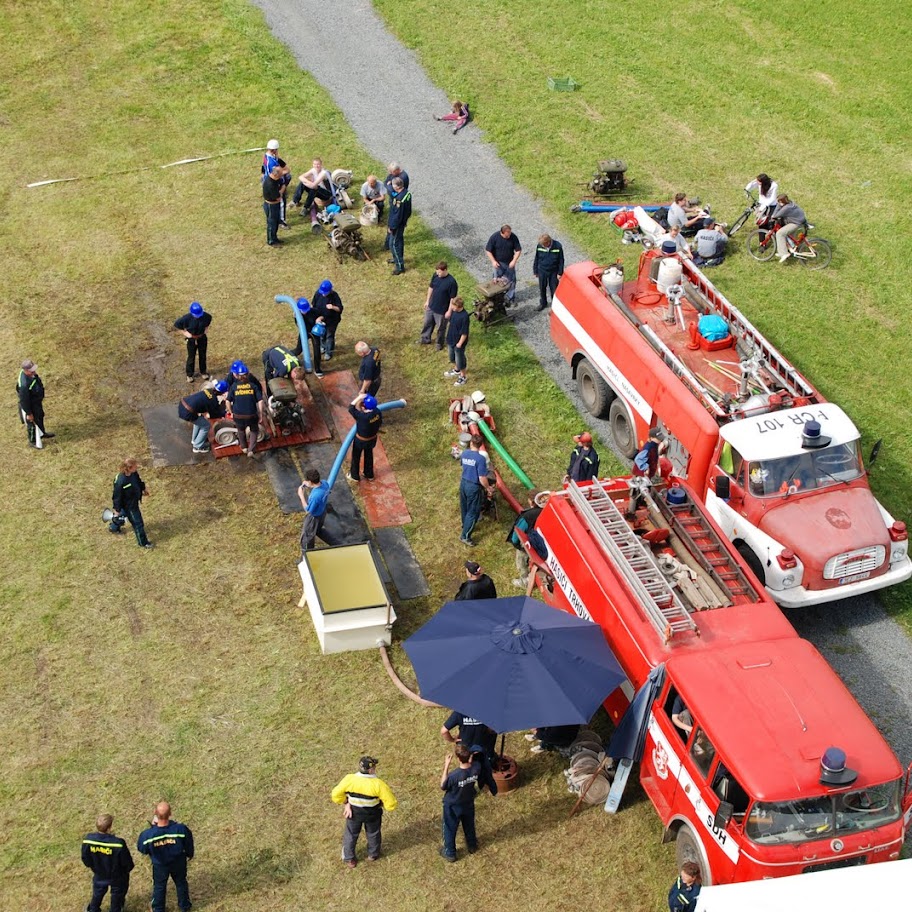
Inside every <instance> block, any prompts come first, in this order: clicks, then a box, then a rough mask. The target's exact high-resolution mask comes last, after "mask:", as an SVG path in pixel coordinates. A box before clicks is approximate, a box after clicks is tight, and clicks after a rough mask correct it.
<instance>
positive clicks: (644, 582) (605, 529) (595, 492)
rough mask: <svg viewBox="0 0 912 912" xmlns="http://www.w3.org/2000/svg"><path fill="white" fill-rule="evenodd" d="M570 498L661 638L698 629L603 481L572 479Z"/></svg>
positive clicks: (666, 638)
mask: <svg viewBox="0 0 912 912" xmlns="http://www.w3.org/2000/svg"><path fill="white" fill-rule="evenodd" d="M567 490H568V492H569V494H570V500H571V501H572V503H573V504H574V506H575V507H576V509H577V510H578V511H579V513H580V515H581V516H583V517H584V518H585V519H586V520H587V521H588V523H589V528H590V529H591V530H592V533H593V535H595V537H596V539H597V540H598V542H599V544H600V545H601V547H602V550H603V551H604V552H605V554H606V555H607V556H608V558H609V559H610V560H611V561H612V562H613V563H614V564H615V565H616V566H617V568H618V569H619V570H620V571H621V573H622V574H623V576H624V577H625V579H626V580H627V582H628V583H629V584H630V586H631V588H632V589H633V591H634V592H635V593H636V595H637V597H638V598H639V601H640V604H641V605H642V606H643V610H644V611H645V612H646V616H647V617H648V618H649V620H650V621H651V623H652V626H653V627H655V629H656V631H657V632H658V634H659V636H661V637H662V639H663V642H665V643H668V642H669V641H670V640H671V638H672V637H673V636H674V635H675V634H676V633H683V632H684V631H688V630H689V631H694V632H695V633H697V634H698V635H699V632H700V631H699V630H698V629H697V625H696V623H695V622H694V620H693V618H692V617H691V616H690V614H689V613H688V611H687V609H686V608H685V607H684V605H683V603H682V602H681V600H680V599H679V598H678V596H677V595H676V593H675V592H674V590H673V589H672V588H671V587H670V586H669V585H668V582H667V580H666V579H665V577H664V576H663V575H662V572H661V571H660V570H659V568H658V567H657V566H656V565H655V563H654V562H653V560H652V556H651V555H650V554H649V553H648V552H647V551H646V549H645V548H644V547H643V543H642V542H641V541H640V539H639V538H638V537H637V536H636V535H635V534H634V533H633V530H632V529H631V528H630V526H629V525H628V523H627V520H626V519H624V515H623V513H621V511H620V510H619V509H618V508H617V505H616V504H615V503H614V501H613V500H612V499H611V498H610V497H609V496H608V494H607V492H606V491H605V488H604V487H603V486H602V483H601V482H599V481H594V482H593V483H592V484H591V485H587V486H586V487H585V488H581V487H580V486H579V485H577V484H576V482H574V481H571V482H570V484H569V487H568V489H567Z"/></svg>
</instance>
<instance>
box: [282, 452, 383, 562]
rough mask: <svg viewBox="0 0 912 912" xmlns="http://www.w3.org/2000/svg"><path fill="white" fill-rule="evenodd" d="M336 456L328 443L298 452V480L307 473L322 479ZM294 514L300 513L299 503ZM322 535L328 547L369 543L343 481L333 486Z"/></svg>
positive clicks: (363, 523) (352, 499)
mask: <svg viewBox="0 0 912 912" xmlns="http://www.w3.org/2000/svg"><path fill="white" fill-rule="evenodd" d="M337 452H338V448H337V447H335V446H333V444H331V443H316V444H312V445H311V446H309V447H307V448H306V449H302V450H298V451H297V453H298V456H299V458H300V460H301V476H302V477H303V475H304V473H305V472H306V471H307V470H308V469H316V470H317V471H318V472H319V473H320V477H321V478H326V477H327V476H328V475H329V470H330V469H331V468H332V464H333V461H334V460H335V458H336V453H337ZM296 512H302V513H303V508H302V507H301V503H300V501H298V507H297V511H296ZM323 531H324V533H325V537H324V538H323V539H322V540H323V541H324V542H326V544H328V545H357V544H360V543H361V542H366V541H370V530H369V529H368V528H367V523H365V522H364V517H363V516H362V515H361V511H360V510H359V509H358V505H357V504H356V503H355V498H354V497H353V496H352V492H351V490H350V489H349V487H348V485H347V484H346V483H345V481H344V480H343V481H339V482H336V484H335V486H334V487H333V489H332V493H331V494H330V495H329V508H328V510H327V513H326V522H325V523H324V524H323Z"/></svg>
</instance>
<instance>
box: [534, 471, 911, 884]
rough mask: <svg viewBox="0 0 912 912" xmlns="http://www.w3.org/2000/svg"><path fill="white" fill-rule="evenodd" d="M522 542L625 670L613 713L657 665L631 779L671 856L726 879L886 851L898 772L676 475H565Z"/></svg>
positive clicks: (902, 795)
mask: <svg viewBox="0 0 912 912" xmlns="http://www.w3.org/2000/svg"><path fill="white" fill-rule="evenodd" d="M521 537H524V536H521ZM526 548H527V550H528V552H529V556H530V560H531V562H532V564H533V566H534V567H535V568H536V573H535V576H534V580H535V583H536V584H537V585H538V587H539V588H540V590H541V592H542V594H543V595H544V598H545V599H546V600H547V601H549V602H550V603H551V604H553V605H555V606H556V607H558V608H561V609H563V610H566V611H570V612H574V613H575V614H577V615H579V616H580V617H583V618H586V619H588V620H592V621H593V622H595V623H596V624H598V625H599V626H600V627H601V628H602V630H603V631H604V634H605V638H606V640H607V641H608V644H609V645H610V646H611V648H612V651H613V652H614V654H615V656H616V657H617V659H618V662H619V663H620V665H621V667H622V668H623V669H624V671H625V672H626V674H627V676H628V681H627V682H625V684H624V685H622V687H621V688H620V689H619V690H618V691H615V693H614V694H613V695H612V696H611V697H609V699H608V700H606V707H607V709H608V711H609V714H610V715H611V716H612V718H613V719H614V720H615V721H617V720H618V719H619V718H620V717H621V716H622V715H623V713H624V711H625V710H626V708H627V704H628V701H629V700H630V699H632V698H633V695H634V693H635V692H637V691H640V690H641V688H646V687H647V686H648V685H649V684H651V683H652V682H653V677H654V676H652V675H651V673H652V672H653V669H656V668H657V667H658V668H661V667H664V682H663V683H662V684H661V685H660V686H658V687H656V688H654V690H653V691H649V690H646V691H645V693H641V695H645V696H646V697H647V702H646V703H645V710H644V715H643V723H642V727H643V729H644V730H645V735H644V741H643V743H644V749H643V752H642V755H641V758H640V780H641V782H642V785H643V788H644V789H645V791H646V793H647V794H648V796H649V798H650V799H651V800H652V802H653V804H654V805H655V808H656V811H657V812H658V814H659V817H660V818H661V820H662V823H663V825H664V827H665V837H664V838H665V841H671V840H676V843H677V854H678V861H679V863H683V862H684V861H687V860H694V861H696V862H697V863H698V864H700V866H701V869H702V871H703V873H704V882H706V883H728V882H733V881H744V880H757V879H761V878H766V877H780V876H784V875H787V874H797V873H802V872H806V871H815V870H822V869H825V868H831V867H842V866H851V865H858V864H865V863H872V862H877V861H886V860H890V859H895V858H898V857H899V852H900V848H901V846H902V842H903V838H904V832H905V826H906V824H907V823H908V816H909V807H910V803H912V797H910V794H909V792H908V790H907V788H908V774H907V777H906V784H905V785H906V789H905V790H904V788H903V782H902V773H903V771H902V768H901V766H900V765H899V762H898V760H897V758H896V756H895V754H894V753H893V751H892V750H891V749H890V747H889V745H888V744H887V743H886V742H885V741H884V739H883V737H882V736H881V735H880V733H879V732H878V731H877V729H876V728H875V727H874V725H873V724H872V723H871V721H870V719H868V717H867V716H866V714H865V713H864V711H863V710H862V708H861V707H860V706H859V705H858V703H857V702H856V701H855V699H854V698H853V697H852V695H851V694H850V693H849V692H848V690H847V689H846V687H845V685H843V683H842V682H841V681H840V679H839V678H838V677H837V676H836V674H835V673H834V672H833V671H832V669H831V668H830V667H829V665H828V664H827V663H826V661H825V660H824V659H823V657H822V656H821V655H820V654H819V653H818V652H817V650H816V649H815V648H814V647H813V646H812V645H811V644H810V643H808V642H807V641H805V640H802V639H800V638H799V637H798V635H797V633H796V632H795V630H794V628H793V627H792V626H791V625H790V624H789V622H788V621H787V620H786V618H785V617H784V615H783V614H782V611H781V610H780V609H779V608H778V607H777V606H776V604H775V603H774V602H772V601H771V600H770V599H769V597H768V595H767V593H766V592H765V591H764V590H763V589H761V588H760V587H759V586H758V585H757V583H756V581H755V580H754V578H753V577H752V576H751V574H750V573H749V572H748V571H747V567H746V564H745V563H744V561H743V559H742V558H741V557H740V556H739V555H738V554H737V553H736V552H735V551H734V549H733V548H732V547H731V545H730V543H729V542H728V540H727V539H726V538H725V536H724V534H723V533H722V531H721V529H720V528H719V527H718V526H717V525H716V524H715V523H714V522H713V520H712V519H711V518H710V517H709V515H708V513H706V512H705V510H704V508H703V507H702V505H701V504H700V503H699V501H698V500H697V499H696V496H695V492H694V491H693V490H692V489H691V488H689V487H687V486H686V485H685V484H683V483H680V482H677V481H675V482H674V483H673V484H672V485H671V486H669V487H667V488H666V487H665V486H664V485H663V484H659V485H656V486H651V485H650V484H649V483H648V482H647V481H644V480H643V479H615V480H600V481H594V482H591V483H589V482H584V483H582V484H576V483H574V482H569V483H568V485H567V487H566V489H565V490H563V491H560V492H556V493H554V494H552V495H551V498H550V500H549V501H548V503H547V505H546V506H545V508H544V510H543V511H542V513H541V515H540V516H539V518H538V520H537V521H536V523H535V527H534V531H533V532H531V538H529V539H526ZM637 702H638V703H640V705H641V706H643V705H644V704H643V703H642V702H641V701H640V700H639V697H637ZM834 747H835V748H838V749H841V751H843V752H844V755H845V763H844V766H845V767H846V770H844V771H843V773H842V775H841V777H839V782H838V783H837V784H834V783H833V782H832V781H828V779H827V777H828V776H829V779H830V780H831V779H832V778H833V777H832V771H830V772H827V770H829V769H830V768H829V767H827V766H826V764H825V762H824V761H825V755H826V756H827V757H829V756H831V753H830V751H831V750H832V748H834ZM832 756H840V755H839V753H838V751H837V752H836V753H835V754H833V755H832ZM830 762H831V763H832V761H830ZM853 772H855V773H856V774H857V775H855V776H852V775H851V774H852V773H853ZM825 773H826V775H825ZM609 800H610V799H609ZM904 812H905V815H904Z"/></svg>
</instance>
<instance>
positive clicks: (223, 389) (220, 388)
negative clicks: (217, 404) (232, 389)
mask: <svg viewBox="0 0 912 912" xmlns="http://www.w3.org/2000/svg"><path fill="white" fill-rule="evenodd" d="M215 391H216V392H217V393H218V394H219V395H221V394H223V393H227V392H228V384H227V383H225V381H224V380H216V381H215Z"/></svg>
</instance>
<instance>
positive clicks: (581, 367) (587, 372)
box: [576, 358, 614, 418]
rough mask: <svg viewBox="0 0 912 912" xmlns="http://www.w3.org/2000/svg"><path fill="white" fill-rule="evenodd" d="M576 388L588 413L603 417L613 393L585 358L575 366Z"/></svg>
mask: <svg viewBox="0 0 912 912" xmlns="http://www.w3.org/2000/svg"><path fill="white" fill-rule="evenodd" d="M576 388H577V389H578V390H579V394H580V399H582V400H583V405H585V406H586V410H587V411H588V412H589V414H590V415H595V417H596V418H604V417H605V415H607V414H608V409H609V407H610V405H611V400H612V399H613V398H614V394H613V393H612V392H611V388H610V387H609V386H608V384H607V383H605V381H604V380H603V379H602V376H601V374H599V372H598V371H597V370H596V369H595V368H594V367H593V366H592V365H591V364H590V363H589V362H588V361H587V360H586V359H585V358H583V360H582V361H580V363H579V364H578V365H577V368H576Z"/></svg>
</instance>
